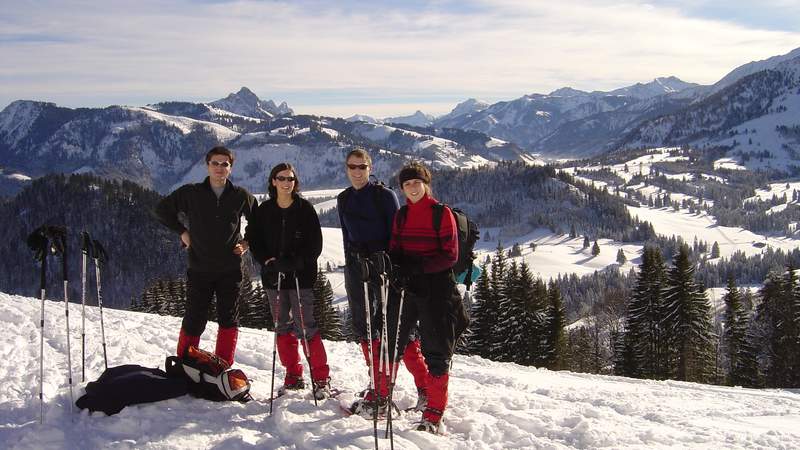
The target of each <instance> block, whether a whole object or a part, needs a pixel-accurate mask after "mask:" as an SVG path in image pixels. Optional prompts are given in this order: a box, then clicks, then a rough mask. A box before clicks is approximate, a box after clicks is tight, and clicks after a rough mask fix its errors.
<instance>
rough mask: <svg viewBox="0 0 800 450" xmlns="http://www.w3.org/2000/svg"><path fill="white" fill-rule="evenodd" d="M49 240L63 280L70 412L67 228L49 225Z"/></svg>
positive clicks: (73, 399)
mask: <svg viewBox="0 0 800 450" xmlns="http://www.w3.org/2000/svg"><path fill="white" fill-rule="evenodd" d="M49 232H50V236H51V238H52V239H51V240H52V242H53V243H54V245H55V249H56V253H58V254H60V256H61V273H62V278H63V280H64V320H65V322H66V329H67V381H68V382H69V412H70V415H71V414H72V410H73V405H72V404H73V403H74V402H75V398H74V394H73V391H72V352H71V350H70V344H69V341H70V339H69V280H68V276H67V229H66V228H65V227H58V226H51V227H49Z"/></svg>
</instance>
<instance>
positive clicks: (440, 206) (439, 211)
mask: <svg viewBox="0 0 800 450" xmlns="http://www.w3.org/2000/svg"><path fill="white" fill-rule="evenodd" d="M447 207H448V206H447V205H445V204H444V203H441V202H438V203H436V204H434V205H433V206H431V208H432V209H433V229H434V231H436V236H437V237H438V236H439V230H440V229H441V228H442V216H443V215H444V209H445V208H447Z"/></svg>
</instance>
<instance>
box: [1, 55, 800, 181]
mask: <svg viewBox="0 0 800 450" xmlns="http://www.w3.org/2000/svg"><path fill="white" fill-rule="evenodd" d="M798 59H800V49H797V50H794V51H793V52H790V53H788V54H786V55H781V56H776V57H773V58H769V59H767V60H764V61H759V62H753V63H748V64H745V65H743V66H741V67H739V68H736V69H735V70H733V71H731V72H730V73H729V74H728V75H726V76H725V77H723V78H722V79H721V80H720V81H719V82H717V83H716V84H714V85H713V86H699V85H696V84H693V83H687V82H684V81H682V80H679V79H678V78H675V77H664V78H657V79H655V80H653V81H651V82H649V83H637V84H634V85H631V86H627V87H623V88H620V89H615V90H611V91H608V92H601V91H594V92H586V91H580V90H577V89H572V88H561V89H557V90H555V91H553V92H551V93H549V94H529V95H525V96H522V97H520V98H517V99H514V100H510V101H502V102H498V103H494V104H487V103H486V102H482V101H479V100H475V99H469V100H466V101H464V102H462V103H460V104H458V105H457V106H456V107H455V108H454V109H453V110H452V111H451V112H450V113H448V114H446V115H444V116H442V117H439V118H438V119H435V120H434V119H433V118H432V117H431V116H429V115H426V114H424V113H422V112H420V111H418V112H417V113H415V114H414V115H412V116H406V117H394V118H388V119H386V120H376V119H374V118H370V117H366V116H354V117H351V118H348V119H346V120H343V119H339V118H331V117H318V116H303V115H295V114H294V112H293V110H292V109H291V108H290V107H289V106H288V105H287V104H286V103H285V102H283V103H281V104H280V105H276V103H275V102H274V101H272V100H266V101H264V100H261V99H259V98H258V96H257V95H256V94H254V93H253V92H252V91H251V90H250V89H248V88H246V87H243V88H241V89H240V90H239V91H238V92H236V93H231V94H230V95H228V96H226V97H225V98H222V99H219V100H216V101H212V102H209V103H191V102H180V101H170V102H162V103H156V104H152V105H147V106H144V107H130V106H109V107H106V108H78V109H70V108H63V107H59V106H56V105H55V104H52V103H46V102H34V101H26V100H18V101H15V102H12V103H11V104H10V105H8V106H7V107H6V108H5V109H3V110H2V111H0V161H2V165H1V166H0V171H1V172H0V195H3V194H6V195H8V194H13V193H14V192H17V191H18V190H19V189H20V187H21V186H22V185H24V184H25V183H27V182H28V180H30V179H31V178H36V177H39V176H41V175H43V174H46V173H52V172H64V173H74V172H91V173H96V174H99V175H101V176H106V177H111V178H121V179H128V180H132V181H135V182H137V183H139V184H141V185H143V186H146V187H152V188H154V189H157V190H159V191H161V192H165V191H168V190H169V189H171V188H173V187H174V186H175V185H177V184H179V183H182V182H185V181H186V180H189V179H193V178H194V177H196V176H199V175H200V172H202V170H200V168H202V155H203V154H204V153H205V151H207V150H208V149H209V148H210V147H212V146H213V145H216V144H219V143H222V144H225V145H228V146H230V147H232V148H233V149H234V150H240V151H243V154H242V161H243V162H244V164H243V165H245V166H246V167H244V169H242V170H237V171H235V172H234V178H235V177H240V178H241V182H243V184H245V185H246V186H248V187H250V188H253V189H255V188H258V189H257V190H261V189H260V188H261V185H262V184H263V171H264V170H265V168H268V167H271V165H273V164H274V163H276V162H278V161H280V160H283V159H290V160H291V161H294V162H296V163H297V164H298V166H299V167H302V168H303V169H304V175H305V177H306V180H307V185H308V186H314V187H332V186H335V183H336V182H338V181H339V180H343V176H344V175H343V174H342V173H341V171H340V170H339V168H340V167H339V163H340V159H341V158H342V157H343V155H344V154H345V153H346V151H347V150H348V149H349V148H351V147H352V146H353V145H363V146H366V147H368V148H370V149H373V150H376V151H377V150H383V151H384V152H383V153H382V154H381V155H382V156H381V158H384V159H385V160H386V161H387V162H388V165H387V166H386V168H385V169H382V170H385V173H382V174H380V175H381V176H384V177H385V176H389V175H391V173H392V171H393V170H395V169H396V168H397V167H398V166H399V165H400V164H401V163H402V161H403V160H404V159H406V158H421V159H424V160H427V161H429V162H430V163H431V164H432V165H433V166H436V167H451V168H456V167H473V166H476V165H480V164H486V163H493V162H495V161H501V160H520V161H524V162H526V163H536V161H537V159H536V158H535V157H534V156H533V155H534V154H541V155H543V156H544V157H551V158H552V157H570V158H584V157H587V156H592V155H598V154H602V153H604V152H608V151H612V150H615V149H620V148H623V149H624V148H638V147H642V146H649V147H659V146H670V145H695V146H703V147H721V148H724V149H728V150H732V153H731V156H732V157H734V158H737V159H738V160H739V161H740V162H749V166H754V164H755V163H753V161H758V163H757V164H755V167H758V165H759V164H761V165H765V166H766V165H772V166H774V167H781V166H785V164H784V161H789V162H790V165H792V164H793V163H792V161H794V160H797V159H800V157H798V152H800V144H798V142H799V141H800V138H798V136H799V135H800V131H798V130H800V114H799V113H798V111H799V110H798V108H800V94H798V87H800V84H798V83H800V81H798V78H800V77H798V75H797V69H796V68H797V64H798ZM765 161H766V162H765Z"/></svg>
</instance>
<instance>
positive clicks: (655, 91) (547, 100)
mask: <svg viewBox="0 0 800 450" xmlns="http://www.w3.org/2000/svg"><path fill="white" fill-rule="evenodd" d="M696 87H697V85H696V84H692V83H686V82H684V81H681V80H679V79H678V78H675V77H668V78H657V79H655V80H653V81H651V82H650V83H644V84H643V83H637V84H635V85H632V86H628V87H624V88H620V89H616V90H613V91H610V92H601V91H595V92H585V91H580V90H577V89H572V88H568V87H567V88H561V89H557V90H555V91H553V92H551V93H550V94H547V95H543V94H530V95H525V96H523V97H520V98H518V99H515V100H511V101H506V102H498V103H495V104H493V105H485V104H481V103H479V102H476V101H473V100H468V101H467V102H464V103H462V104H460V105H459V106H458V107H456V109H454V110H453V111H452V112H451V113H449V114H447V115H445V116H443V117H441V118H439V119H437V120H436V121H435V122H434V125H435V126H437V127H451V128H461V129H468V130H477V131H481V132H483V133H486V134H488V135H490V136H495V137H498V138H500V139H503V140H506V141H509V142H514V143H516V144H518V145H520V146H521V147H522V148H526V149H528V150H532V151H537V152H540V153H542V154H546V155H550V156H573V157H574V156H587V155H592V154H597V153H600V152H602V151H603V150H606V149H607V148H606V147H605V145H606V144H607V143H608V142H609V141H610V140H613V139H614V138H615V137H616V136H618V135H619V134H620V133H621V132H624V131H625V128H626V127H629V126H630V124H631V123H632V122H633V123H638V121H641V120H642V118H643V117H649V116H653V115H656V116H657V115H661V114H664V113H665V112H667V111H670V110H671V109H672V108H674V107H675V102H679V103H683V104H688V100H673V97H675V96H677V95H678V94H679V93H681V92H685V91H687V90H690V89H693V88H696ZM678 106H679V105H678ZM460 108H461V109H466V111H465V112H464V113H461V114H459V109H460Z"/></svg>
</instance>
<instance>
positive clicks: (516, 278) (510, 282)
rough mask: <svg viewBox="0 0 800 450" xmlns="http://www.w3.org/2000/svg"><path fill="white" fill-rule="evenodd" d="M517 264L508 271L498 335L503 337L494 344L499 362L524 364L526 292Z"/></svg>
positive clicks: (501, 302)
mask: <svg viewBox="0 0 800 450" xmlns="http://www.w3.org/2000/svg"><path fill="white" fill-rule="evenodd" d="M517 267H518V266H517V263H516V262H514V261H512V262H511V264H510V266H509V268H508V270H507V271H506V279H505V282H504V285H503V295H502V299H501V301H500V305H499V306H500V311H499V314H500V315H499V316H498V317H497V325H496V327H495V328H496V333H498V334H500V335H501V336H503V339H498V340H496V341H495V342H494V346H495V348H494V350H493V353H494V354H495V355H497V360H498V361H513V362H516V363H522V361H523V360H524V359H525V358H524V356H523V354H524V353H525V351H526V348H525V324H526V320H525V315H526V312H525V292H524V287H523V286H522V280H521V279H520V274H519V270H518V268H517Z"/></svg>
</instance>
